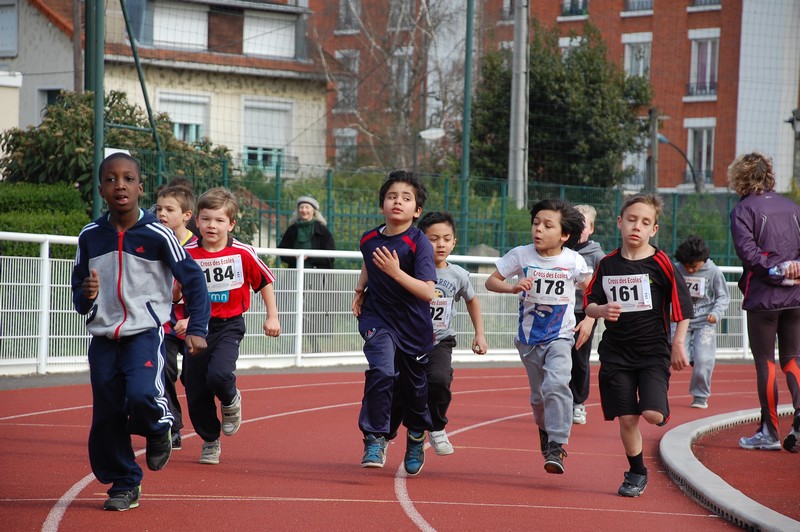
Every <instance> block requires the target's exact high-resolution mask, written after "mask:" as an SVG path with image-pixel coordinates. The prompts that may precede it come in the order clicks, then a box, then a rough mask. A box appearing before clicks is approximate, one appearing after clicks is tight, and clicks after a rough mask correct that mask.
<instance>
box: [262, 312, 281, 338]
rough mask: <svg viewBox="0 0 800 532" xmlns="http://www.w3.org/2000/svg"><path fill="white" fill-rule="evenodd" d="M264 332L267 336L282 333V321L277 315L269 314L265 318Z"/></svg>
mask: <svg viewBox="0 0 800 532" xmlns="http://www.w3.org/2000/svg"><path fill="white" fill-rule="evenodd" d="M263 328H264V334H266V335H267V336H272V337H278V336H280V335H281V322H280V321H278V317H277V316H268V317H267V319H265V320H264V327H263Z"/></svg>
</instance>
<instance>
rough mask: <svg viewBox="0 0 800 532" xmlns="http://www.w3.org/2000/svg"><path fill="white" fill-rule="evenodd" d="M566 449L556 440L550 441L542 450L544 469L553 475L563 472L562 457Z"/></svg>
mask: <svg viewBox="0 0 800 532" xmlns="http://www.w3.org/2000/svg"><path fill="white" fill-rule="evenodd" d="M566 456H567V451H565V450H564V448H563V447H561V444H560V443H558V442H554V441H551V442H549V443H548V444H547V450H546V451H545V452H544V470H545V471H547V472H548V473H552V474H554V475H560V474H562V473H564V458H565V457H566Z"/></svg>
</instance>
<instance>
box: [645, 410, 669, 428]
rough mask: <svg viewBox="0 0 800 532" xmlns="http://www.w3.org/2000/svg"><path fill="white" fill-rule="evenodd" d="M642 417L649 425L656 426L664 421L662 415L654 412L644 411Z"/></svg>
mask: <svg viewBox="0 0 800 532" xmlns="http://www.w3.org/2000/svg"><path fill="white" fill-rule="evenodd" d="M642 417H643V418H644V420H645V421H647V422H648V423H650V424H651V425H658V424H659V423H661V422H662V421H664V414H662V413H661V412H657V411H655V410H645V411H644V412H642Z"/></svg>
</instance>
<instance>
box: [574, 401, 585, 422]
mask: <svg viewBox="0 0 800 532" xmlns="http://www.w3.org/2000/svg"><path fill="white" fill-rule="evenodd" d="M572 422H573V423H574V424H576V425H585V424H586V407H585V406H583V405H582V404H580V405H572Z"/></svg>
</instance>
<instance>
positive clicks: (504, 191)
mask: <svg viewBox="0 0 800 532" xmlns="http://www.w3.org/2000/svg"><path fill="white" fill-rule="evenodd" d="M507 231H508V181H502V182H501V183H500V242H499V244H500V249H498V250H497V251H499V252H500V256H501V257H502V256H503V254H504V253H505V250H506V232H507Z"/></svg>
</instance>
